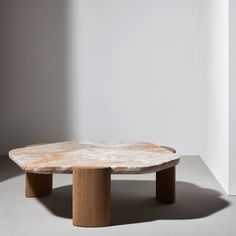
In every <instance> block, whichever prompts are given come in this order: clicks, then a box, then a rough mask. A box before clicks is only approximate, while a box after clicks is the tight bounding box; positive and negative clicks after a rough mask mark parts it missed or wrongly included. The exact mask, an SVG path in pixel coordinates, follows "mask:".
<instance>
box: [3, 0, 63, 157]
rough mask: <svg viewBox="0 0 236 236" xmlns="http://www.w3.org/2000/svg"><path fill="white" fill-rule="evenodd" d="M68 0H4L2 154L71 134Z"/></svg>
mask: <svg viewBox="0 0 236 236" xmlns="http://www.w3.org/2000/svg"><path fill="white" fill-rule="evenodd" d="M66 13H67V12H66V4H65V1H61V0H40V1H38V0H17V1H16V0H1V1H0V35H1V36H0V109H1V110H0V111H1V113H0V154H6V153H7V151H8V150H9V149H10V148H14V147H20V146H22V145H26V144H27V143H28V144H29V143H35V142H52V141H59V140H63V139H66V138H67V125H68V121H67V114H68V112H67V107H66V101H67V91H66V88H67V84H66V80H65V79H66V76H67V75H66V74H67V68H66V67H67V64H66V60H65V54H66V52H67V49H66V46H67V45H66V44H67V42H66V35H67V34H66V17H67V15H66Z"/></svg>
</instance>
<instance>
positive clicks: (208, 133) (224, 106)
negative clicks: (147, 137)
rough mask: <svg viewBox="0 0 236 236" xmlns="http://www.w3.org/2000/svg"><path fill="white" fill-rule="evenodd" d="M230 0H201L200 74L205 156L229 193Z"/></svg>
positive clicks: (203, 156)
mask: <svg viewBox="0 0 236 236" xmlns="http://www.w3.org/2000/svg"><path fill="white" fill-rule="evenodd" d="M228 46H229V45H228V1H227V0H207V1H206V0H201V1H200V50H201V53H200V55H201V57H200V61H201V63H200V77H201V78H203V80H204V85H205V98H204V101H205V102H204V108H205V110H204V115H205V117H204V120H205V128H204V138H203V154H202V158H203V160H204V161H205V163H206V164H207V165H208V167H209V169H210V170H211V171H212V172H213V174H214V175H215V177H216V178H217V180H218V181H219V182H220V183H221V184H222V186H223V187H224V189H225V190H226V191H227V192H228V187H229V172H228V168H229V122H228V121H229V107H228V106H229V100H228V99H229V97H228V89H229V80H228V76H229V74H228Z"/></svg>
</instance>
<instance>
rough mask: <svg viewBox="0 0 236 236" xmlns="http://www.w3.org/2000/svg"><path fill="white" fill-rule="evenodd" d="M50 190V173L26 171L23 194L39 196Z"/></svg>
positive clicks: (46, 193)
mask: <svg viewBox="0 0 236 236" xmlns="http://www.w3.org/2000/svg"><path fill="white" fill-rule="evenodd" d="M51 192H52V174H35V173H29V172H26V178H25V196H26V197H40V196H44V195H48V194H50V193H51Z"/></svg>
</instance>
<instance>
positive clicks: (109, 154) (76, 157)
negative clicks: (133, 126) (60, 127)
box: [9, 141, 179, 174]
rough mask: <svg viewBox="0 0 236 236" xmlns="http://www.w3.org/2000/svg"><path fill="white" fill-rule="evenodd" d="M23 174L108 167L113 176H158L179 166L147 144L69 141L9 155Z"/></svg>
mask: <svg viewBox="0 0 236 236" xmlns="http://www.w3.org/2000/svg"><path fill="white" fill-rule="evenodd" d="M9 157H10V158H11V159H12V160H13V161H14V162H15V163H16V164H17V165H19V166H20V167H21V168H22V169H23V170H24V171H27V172H33V173H45V174H47V173H72V171H73V167H75V166H78V167H111V172H112V174H129V173H130V174H139V173H150V172H157V171H160V170H163V169H166V168H169V167H172V166H175V165H177V164H178V162H179V155H177V154H175V153H173V152H171V151H169V150H168V149H166V148H163V147H160V146H158V145H155V144H152V143H148V142H78V141H68V142H59V143H50V144H39V145H31V146H27V147H24V148H18V149H14V150H11V151H10V152H9Z"/></svg>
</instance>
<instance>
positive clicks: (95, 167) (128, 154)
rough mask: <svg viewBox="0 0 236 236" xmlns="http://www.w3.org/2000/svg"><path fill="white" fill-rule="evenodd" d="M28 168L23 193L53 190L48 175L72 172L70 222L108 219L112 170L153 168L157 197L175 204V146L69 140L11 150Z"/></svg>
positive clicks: (91, 223) (94, 223) (88, 223)
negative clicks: (71, 217) (71, 216)
mask: <svg viewBox="0 0 236 236" xmlns="http://www.w3.org/2000/svg"><path fill="white" fill-rule="evenodd" d="M9 157H10V158H11V159H12V160H13V161H14V162H15V163H16V164H17V165H18V166H19V167H21V168H22V169H23V170H24V171H25V172H26V185H25V186H26V187H25V195H26V197H40V196H44V195H47V194H50V193H51V192H52V174H56V173H63V174H73V199H72V202H73V204H72V205H73V207H72V214H73V224H74V225H75V226H87V227H94V226H106V225H109V224H110V223H111V174H145V173H152V172H156V198H157V199H158V200H159V201H161V202H164V203H174V202H175V166H176V165H177V164H178V162H179V156H178V155H177V154H176V153H175V150H174V149H173V148H170V147H166V146H158V145H156V144H152V143H148V142H78V141H68V142H59V143H50V144H38V145H30V146H27V147H24V148H18V149H14V150H11V151H10V152H9Z"/></svg>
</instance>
